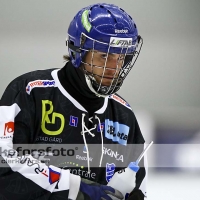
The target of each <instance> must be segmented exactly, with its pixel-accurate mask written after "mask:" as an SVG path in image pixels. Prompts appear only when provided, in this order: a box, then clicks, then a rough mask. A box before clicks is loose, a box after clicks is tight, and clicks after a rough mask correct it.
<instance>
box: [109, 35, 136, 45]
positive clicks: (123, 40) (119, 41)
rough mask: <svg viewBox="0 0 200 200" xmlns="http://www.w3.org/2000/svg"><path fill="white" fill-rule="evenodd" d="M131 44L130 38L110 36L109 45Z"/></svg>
mask: <svg viewBox="0 0 200 200" xmlns="http://www.w3.org/2000/svg"><path fill="white" fill-rule="evenodd" d="M131 45H132V38H118V37H111V38H110V46H112V47H124V46H131Z"/></svg>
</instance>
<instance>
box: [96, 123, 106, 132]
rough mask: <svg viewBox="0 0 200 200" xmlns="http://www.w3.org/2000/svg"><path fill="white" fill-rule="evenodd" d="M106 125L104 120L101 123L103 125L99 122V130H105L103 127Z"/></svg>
mask: <svg viewBox="0 0 200 200" xmlns="http://www.w3.org/2000/svg"><path fill="white" fill-rule="evenodd" d="M104 126H105V123H104V122H103V123H101V125H100V124H98V126H97V132H100V131H101V130H102V131H103V129H104Z"/></svg>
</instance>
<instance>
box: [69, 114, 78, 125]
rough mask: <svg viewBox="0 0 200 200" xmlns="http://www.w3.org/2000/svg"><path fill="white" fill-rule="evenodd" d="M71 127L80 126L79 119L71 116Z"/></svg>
mask: <svg viewBox="0 0 200 200" xmlns="http://www.w3.org/2000/svg"><path fill="white" fill-rule="evenodd" d="M69 125H70V126H74V127H77V125H78V117H74V116H72V115H70V120H69Z"/></svg>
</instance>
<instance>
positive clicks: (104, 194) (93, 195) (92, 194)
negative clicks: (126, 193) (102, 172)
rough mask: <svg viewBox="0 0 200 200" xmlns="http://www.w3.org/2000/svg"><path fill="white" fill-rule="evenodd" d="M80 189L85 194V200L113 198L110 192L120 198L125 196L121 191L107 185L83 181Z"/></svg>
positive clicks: (108, 199)
mask: <svg viewBox="0 0 200 200" xmlns="http://www.w3.org/2000/svg"><path fill="white" fill-rule="evenodd" d="M80 191H81V192H82V193H83V195H84V200H112V198H111V197H109V196H108V194H109V195H112V196H113V197H116V198H118V199H123V198H124V197H123V195H122V193H121V192H119V191H118V190H115V189H113V188H112V187H110V186H107V185H93V184H86V183H84V182H81V184H80Z"/></svg>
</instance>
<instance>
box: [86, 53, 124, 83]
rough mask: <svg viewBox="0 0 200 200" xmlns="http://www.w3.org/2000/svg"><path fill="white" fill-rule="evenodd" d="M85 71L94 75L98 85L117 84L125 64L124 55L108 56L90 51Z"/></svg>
mask: <svg viewBox="0 0 200 200" xmlns="http://www.w3.org/2000/svg"><path fill="white" fill-rule="evenodd" d="M85 63H88V64H85V69H86V70H87V71H88V72H89V73H91V74H93V76H94V78H95V79H96V81H97V83H99V84H102V85H104V86H110V85H111V84H115V82H116V80H117V77H118V75H119V71H120V69H121V68H122V66H123V63H124V55H123V54H108V55H107V54H106V53H104V52H100V51H90V52H88V54H87V56H86V58H85Z"/></svg>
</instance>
